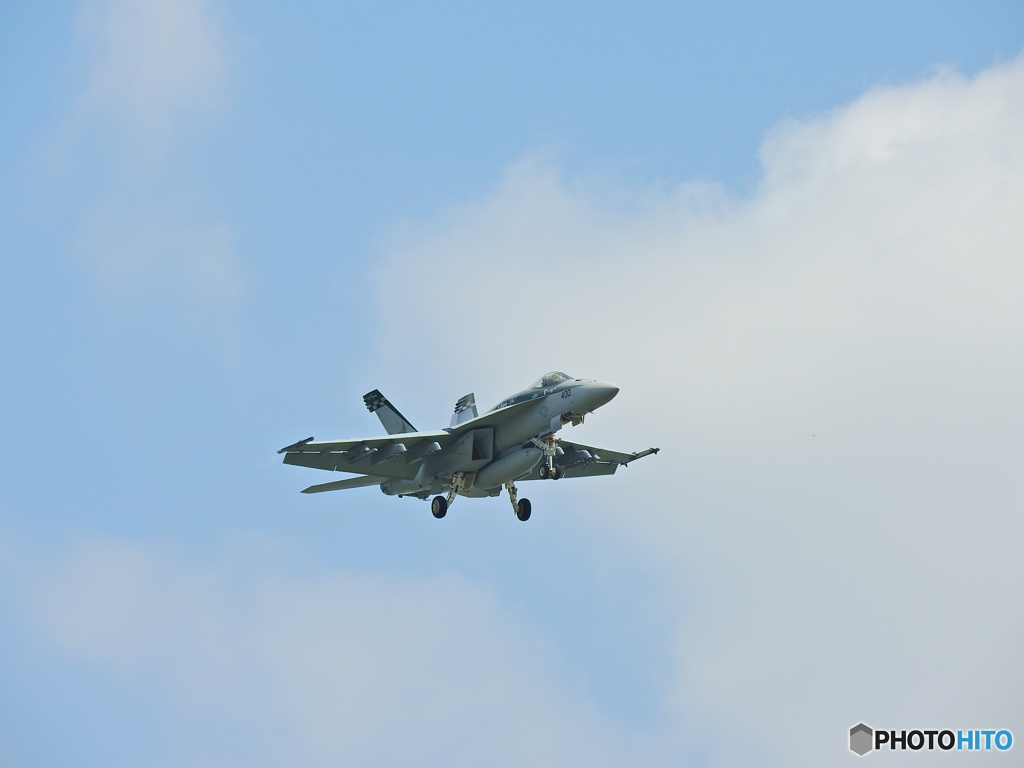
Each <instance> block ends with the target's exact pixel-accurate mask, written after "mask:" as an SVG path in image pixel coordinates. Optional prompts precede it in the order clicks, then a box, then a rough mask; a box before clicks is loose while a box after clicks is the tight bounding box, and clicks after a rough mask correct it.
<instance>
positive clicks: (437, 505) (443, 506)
mask: <svg viewBox="0 0 1024 768" xmlns="http://www.w3.org/2000/svg"><path fill="white" fill-rule="evenodd" d="M430 514H432V515H433V516H434V517H436V518H437V519H438V520H440V519H441V518H442V517H444V516H445V515H446V514H448V499H446V498H445V497H444V496H435V497H434V498H433V499H432V500H431V501H430Z"/></svg>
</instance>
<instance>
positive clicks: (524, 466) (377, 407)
mask: <svg viewBox="0 0 1024 768" xmlns="http://www.w3.org/2000/svg"><path fill="white" fill-rule="evenodd" d="M618 392H619V388H618V387H616V386H613V385H611V384H605V383H604V382H600V381H592V380H590V379H574V378H572V377H571V376H568V375H566V374H564V373H560V372H558V371H553V372H551V373H549V374H546V375H545V376H543V377H542V378H541V379H540V380H539V381H538V382H537V383H536V384H534V385H533V386H532V387H530V388H529V389H524V390H523V391H521V392H517V393H516V394H514V395H512V396H511V397H509V398H507V399H505V400H502V401H501V402H500V403H498V405H496V406H495V407H494V408H492V409H491V410H489V411H487V412H486V413H485V414H484V415H483V416H480V415H478V414H477V410H476V399H475V397H474V396H473V394H472V393H471V394H468V395H466V396H465V397H462V398H460V399H459V401H458V402H457V403H455V413H454V415H452V422H451V426H449V427H448V428H447V429H443V430H440V431H437V432H417V431H416V428H415V427H414V426H413V425H412V424H410V423H409V420H408V419H406V418H405V417H404V416H403V415H402V414H400V413H399V412H398V410H397V409H396V408H395V407H394V406H393V405H392V404H391V403H390V402H388V400H387V398H385V397H384V395H382V394H381V393H380V392H379V391H377V390H376V389H375V390H374V391H373V392H369V393H367V394H366V395H364V396H363V400H364V402H365V403H366V407H367V408H368V409H369V410H370V412H371V413H376V414H377V416H378V417H379V418H380V421H381V423H382V424H383V425H384V429H386V430H387V432H388V434H387V436H383V437H365V438H355V439H353V440H334V441H330V442H313V438H312V437H308V438H306V439H305V440H300V441H299V442H297V443H295V444H293V445H289V446H288V447H287V448H282V449H281V450H280V451H278V453H283V454H284V463H285V464H298V465H299V466H302V467H313V468H315V469H326V470H330V471H334V472H351V473H353V474H356V475H358V477H350V478H347V479H345V480H336V481H335V482H332V483H323V484H322V485H312V486H310V487H309V488H306V489H305V490H304V491H303V493H321V492H322V491H340V490H345V489H347V488H362V487H365V486H369V485H379V486H380V489H381V490H382V491H383V492H384V493H386V494H387V495H388V496H399V497H401V496H414V497H416V498H417V499H424V500H425V499H427V497H429V496H430V495H431V494H437V495H436V496H434V498H433V500H432V501H431V503H430V510H431V512H432V513H433V515H434V517H436V518H442V517H444V516H445V513H446V512H447V511H448V507H449V506H450V505H451V503H452V502H453V501H454V500H455V497H456V496H467V497H469V498H483V497H485V496H497V495H499V494H500V493H501V489H502V488H503V487H504V489H505V490H506V491H508V496H509V499H510V500H511V502H512V508H513V509H514V510H515V513H516V517H518V518H519V519H520V520H529V519H530V511H531V507H530V500H529V499H520V498H519V497H518V496H517V493H516V486H515V481H517V480H547V479H551V480H558V479H560V478H562V477H593V476H595V475H611V474H614V473H615V470H616V469H618V468H619V467H620V466H625V465H627V464H629V463H630V462H632V461H636V460H637V459H639V458H642V457H644V456H649V455H650V454H652V453H657V452H658V450H659V449H658V448H649V449H647V450H646V451H640V452H639V453H617V452H616V451H609V450H605V449H604V448H594V447H592V446H589V445H582V444H580V443H571V442H569V441H568V440H561V439H559V438H557V437H556V436H555V433H556V432H557V431H558V430H560V429H561V428H562V427H564V426H565V425H566V424H572V425H573V426H574V427H575V426H577V425H579V424H582V423H583V419H584V417H585V416H586V415H587V414H588V413H592V412H593V411H595V410H597V409H598V408H600V407H601V406H602V405H604V404H605V403H607V402H608V401H610V400H611V399H612V398H613V397H615V395H616V394H618ZM445 494H447V495H445Z"/></svg>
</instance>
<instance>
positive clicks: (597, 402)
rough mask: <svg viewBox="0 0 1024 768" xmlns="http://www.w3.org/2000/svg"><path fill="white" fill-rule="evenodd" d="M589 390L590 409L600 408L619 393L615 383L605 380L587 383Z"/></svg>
mask: <svg viewBox="0 0 1024 768" xmlns="http://www.w3.org/2000/svg"><path fill="white" fill-rule="evenodd" d="M587 389H588V390H589V393H588V394H589V395H590V402H591V406H590V409H591V410H594V409H595V408H600V407H601V406H602V405H604V404H605V403H607V402H609V401H610V400H611V399H612V398H613V397H615V396H616V395H617V394H619V388H618V387H616V386H615V385H614V384H608V383H606V382H603V381H593V382H591V383H590V384H588V385H587Z"/></svg>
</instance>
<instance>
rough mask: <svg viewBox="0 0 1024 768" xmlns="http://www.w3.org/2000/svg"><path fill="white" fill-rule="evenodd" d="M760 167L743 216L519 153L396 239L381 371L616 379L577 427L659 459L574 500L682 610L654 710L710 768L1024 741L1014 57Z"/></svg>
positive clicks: (919, 86) (808, 127)
mask: <svg viewBox="0 0 1024 768" xmlns="http://www.w3.org/2000/svg"><path fill="white" fill-rule="evenodd" d="M763 162H764V179H763V183H762V185H761V186H760V188H759V189H758V190H757V192H756V193H755V194H753V195H751V196H750V197H749V198H748V199H734V198H732V197H730V196H729V195H728V194H726V193H725V192H723V191H722V190H720V189H716V188H714V187H708V186H694V185H683V186H680V187H678V188H675V189H669V190H664V189H659V190H641V191H638V192H634V193H632V194H630V193H623V192H621V191H620V192H619V193H615V194H609V193H608V186H607V185H599V184H591V183H590V182H588V181H586V180H583V181H578V180H568V181H567V180H566V179H564V178H563V177H562V176H561V174H560V173H559V171H558V169H557V168H556V167H553V166H552V165H551V164H549V163H545V162H540V161H531V160H525V161H523V162H521V163H518V164H517V165H515V166H514V167H512V168H511V169H509V171H508V173H507V175H506V177H505V179H504V180H503V182H502V183H501V184H500V185H499V187H498V188H497V189H496V190H495V192H494V193H493V194H492V195H490V196H489V197H488V198H487V199H485V200H482V201H480V202H477V203H473V204H469V205H466V206H464V207H462V208H459V209H456V210H452V211H449V212H448V213H447V214H445V216H443V217H441V218H440V219H439V220H438V221H435V222H432V223H430V225H429V226H425V227H423V228H422V229H421V230H420V231H418V232H417V231H412V232H410V231H406V232H404V233H403V234H402V236H401V238H398V237H395V238H393V239H392V240H391V241H390V242H389V243H388V244H387V245H386V251H387V254H388V259H387V266H386V268H385V270H384V272H383V274H382V276H381V284H382V286H386V293H385V295H383V296H382V305H384V306H386V308H387V310H386V312H385V313H383V315H382V316H383V317H385V318H386V320H387V323H388V325H387V332H386V343H385V344H383V345H382V349H383V350H385V351H384V352H383V353H382V359H381V361H380V365H381V367H382V368H385V369H388V368H390V369H391V371H393V373H394V375H395V376H399V375H401V371H407V370H409V369H414V370H417V371H419V372H421V373H420V376H421V378H422V379H423V380H426V381H431V380H433V381H439V382H442V384H443V387H442V386H439V387H437V389H442V388H443V390H444V392H443V394H444V395H447V396H450V397H452V396H455V395H456V394H461V390H459V391H458V392H456V389H455V388H456V387H458V386H460V385H459V384H456V383H453V382H451V378H452V377H453V376H454V375H457V376H458V377H459V378H460V380H461V381H465V380H468V379H470V378H472V379H473V380H474V382H476V383H479V384H480V385H481V388H486V389H487V390H488V392H489V396H484V397H478V399H482V400H488V399H497V398H498V397H499V396H500V395H502V394H504V393H505V392H506V391H507V390H508V389H509V388H510V387H514V386H516V385H525V384H526V383H527V380H529V379H530V378H531V377H532V376H535V375H536V374H537V373H539V372H541V371H544V370H549V369H553V368H560V369H565V370H568V371H570V372H571V373H574V374H576V375H581V376H594V377H598V378H603V379H607V380H611V381H614V382H616V383H618V384H619V385H620V386H622V388H623V390H622V394H620V396H619V398H618V400H617V401H616V402H615V403H613V404H612V405H611V406H609V407H608V408H607V409H606V410H605V411H602V412H600V413H599V414H598V415H597V416H595V417H594V418H593V419H592V420H591V422H588V425H587V427H585V428H580V429H579V430H578V431H573V430H569V432H571V437H574V438H576V439H580V440H584V441H586V442H589V441H591V440H600V441H601V442H603V443H608V444H610V447H615V448H620V449H630V450H632V449H639V448H645V447H647V446H648V445H649V444H653V445H660V446H661V447H662V448H663V449H664V450H663V452H662V454H661V455H660V456H658V457H657V458H653V459H646V460H645V461H644V462H643V463H642V464H638V465H637V466H636V467H634V468H631V469H630V471H629V472H622V473H621V475H620V476H618V477H616V478H614V479H610V480H608V481H595V482H594V483H593V484H592V485H590V486H587V485H585V484H581V485H580V486H578V487H576V488H574V489H573V492H574V493H577V494H580V495H583V494H588V503H587V505H586V506H587V508H588V509H589V510H590V514H600V517H601V518H602V520H603V523H604V524H605V525H606V526H609V527H610V528H611V529H612V530H617V531H625V532H628V533H630V534H631V535H633V536H635V537H637V538H638V539H639V540H641V541H643V542H646V543H647V545H649V546H650V547H651V549H652V551H655V552H657V553H659V554H660V555H661V556H662V557H664V558H666V559H667V560H668V561H670V562H675V563H676V564H677V566H678V574H679V579H680V581H681V583H682V584H683V587H684V589H685V591H686V592H687V593H688V594H690V595H693V596H694V597H695V598H696V599H697V600H698V603H699V608H698V609H697V611H696V613H693V614H690V615H689V616H688V618H687V619H686V621H685V622H681V623H680V627H679V642H678V645H677V649H676V660H677V669H678V675H677V678H676V680H675V682H674V685H673V700H672V703H671V706H672V707H673V708H674V711H675V712H676V713H677V714H678V717H679V723H680V727H682V726H683V725H684V724H685V726H686V728H685V730H687V731H688V732H690V733H691V734H693V735H694V738H697V737H698V736H700V737H702V738H704V737H706V738H709V739H710V741H709V743H708V745H707V746H708V748H709V750H710V754H711V758H710V759H711V762H712V763H713V764H717V765H726V764H737V765H739V764H744V765H745V764H750V763H751V762H758V763H764V762H772V761H775V760H777V761H778V762H779V763H780V764H785V765H815V766H820V765H826V764H832V763H838V761H840V760H845V759H847V758H848V754H849V753H848V752H846V750H845V746H844V738H845V736H844V734H845V729H847V728H848V727H849V726H850V725H852V724H854V723H856V722H858V721H859V720H861V719H864V720H867V721H868V722H869V723H872V722H873V723H874V724H875V725H882V726H890V727H908V728H910V727H914V726H915V725H920V726H922V727H930V725H929V724H932V725H943V724H944V725H943V727H946V726H948V727H957V724H960V726H959V727H971V726H969V725H968V723H980V722H986V723H992V724H993V725H994V724H997V723H1001V724H1003V726H1005V727H1011V728H1013V727H1016V728H1017V730H1018V731H1019V732H1021V733H1024V709H1022V708H1021V705H1020V701H1019V696H1018V695H1017V693H1016V692H1017V691H1019V690H1020V688H1021V687H1022V685H1024V669H1022V666H1021V663H1020V657H1019V652H1018V650H1017V649H1019V647H1020V643H1021V640H1022V639H1024V638H1022V631H1024V620H1022V619H1021V616H1024V612H1022V608H1024V598H1022V597H1021V595H1022V594H1024V592H1022V589H1021V588H1022V587H1024V561H1022V560H1021V558H1020V557H1018V556H1017V550H1018V549H1019V546H1020V542H1021V540H1022V536H1024V519H1022V517H1021V515H1020V499H1021V492H1022V490H1024V488H1022V484H1021V479H1020V478H1021V477H1022V476H1024V475H1022V473H1021V465H1022V459H1024V441H1022V438H1021V435H1022V434H1024V405H1022V400H1021V398H1020V392H1021V391H1022V389H1024V355H1022V349H1024V310H1022V308H1021V307H1022V305H1021V298H1020V297H1021V296H1024V216H1022V215H1021V211H1024V61H1021V60H1018V61H1016V62H1013V63H1010V64H1006V65H1001V66H998V67H995V68H993V69H991V70H989V71H986V72H983V73H981V74H980V75H978V76H977V77H974V78H966V77H962V76H960V75H958V74H956V73H952V72H946V71H943V72H940V73H938V74H937V75H935V76H934V77H932V78H930V79H928V80H926V81H924V82H918V83H913V84H908V85H902V86H897V87H885V88H878V89H875V90H872V91H871V92H869V93H867V94H866V95H864V96H863V97H862V98H861V99H859V100H857V101H856V102H855V103H853V104H851V105H849V106H847V107H844V108H842V109H839V110H836V111H835V112H833V113H832V114H829V115H825V116H822V117H817V118H814V119H810V120H807V121H803V122H793V123H787V124H783V125H781V126H779V127H777V128H776V129H775V130H774V131H773V132H772V133H771V134H770V135H769V138H768V139H767V140H766V142H765V144H764V148H763ZM595 190H596V191H595ZM395 296H401V297H404V298H403V301H401V302H395V301H393V297H395ZM417 297H418V298H417ZM382 375H385V376H386V374H382ZM432 389H433V388H432ZM441 394H442V393H441V392H438V391H431V392H429V393H428V395H426V396H429V397H433V396H441ZM479 394H480V391H479V390H478V395H479ZM566 436H567V437H568V436H570V435H566ZM641 467H642V468H641ZM598 484H601V489H600V491H601V492H602V495H601V496H597V495H596V492H595V491H594V490H593V489H594V487H596V486H597V485H598ZM531 492H532V494H533V495H534V496H540V495H543V492H542V491H541V490H534V489H532V488H531ZM547 493H549V494H554V493H555V491H554V490H551V491H548V492H547ZM568 493H569V491H567V490H565V489H564V488H561V489H560V490H559V491H558V494H559V495H561V494H568ZM534 504H535V509H537V510H538V513H539V514H544V512H543V505H542V504H538V499H535V500H534ZM581 524H584V522H583V518H582V517H581ZM666 610H667V611H674V607H673V606H666ZM979 727H980V726H979ZM1001 727H1002V726H1001ZM794 732H799V733H800V734H801V736H800V738H792V737H791V734H793V733H794ZM698 741H700V738H698Z"/></svg>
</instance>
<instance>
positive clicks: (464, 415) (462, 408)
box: [448, 392, 477, 427]
mask: <svg viewBox="0 0 1024 768" xmlns="http://www.w3.org/2000/svg"><path fill="white" fill-rule="evenodd" d="M476 417H477V412H476V395H474V394H473V393H472V392H470V393H469V394H468V395H465V396H464V397H460V398H459V401H458V402H457V403H456V404H455V413H453V414H452V423H451V424H449V425H448V426H449V427H457V426H459V424H461V423H462V422H464V421H469V420H470V419H475V418H476Z"/></svg>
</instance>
